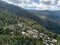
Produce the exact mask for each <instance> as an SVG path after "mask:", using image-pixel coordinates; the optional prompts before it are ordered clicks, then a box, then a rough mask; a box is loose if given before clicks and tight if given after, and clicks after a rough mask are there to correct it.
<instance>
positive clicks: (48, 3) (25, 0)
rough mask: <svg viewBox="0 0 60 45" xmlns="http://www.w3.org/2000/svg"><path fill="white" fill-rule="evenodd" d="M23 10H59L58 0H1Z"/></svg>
mask: <svg viewBox="0 0 60 45" xmlns="http://www.w3.org/2000/svg"><path fill="white" fill-rule="evenodd" d="M3 1H6V2H8V3H11V4H14V5H18V6H20V7H22V8H25V9H35V10H60V0H3Z"/></svg>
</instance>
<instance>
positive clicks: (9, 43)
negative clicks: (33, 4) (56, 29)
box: [0, 8, 60, 45]
mask: <svg viewBox="0 0 60 45" xmlns="http://www.w3.org/2000/svg"><path fill="white" fill-rule="evenodd" d="M19 24H22V27H21V25H19ZM30 28H32V30H33V29H35V30H37V31H38V33H44V34H46V35H47V36H49V37H51V39H52V38H54V39H57V40H58V43H57V45H60V35H58V34H55V33H52V32H50V31H48V30H47V29H45V28H44V27H43V26H41V25H39V24H38V23H37V22H35V21H34V20H31V19H29V18H26V17H24V16H20V17H18V16H16V15H15V14H12V13H9V12H7V10H4V9H2V8H1V9H0V45H44V44H43V39H44V38H41V37H40V36H38V37H37V38H33V37H31V36H26V35H23V34H22V31H25V32H26V30H30ZM38 35H39V34H38ZM46 40H47V39H46Z"/></svg>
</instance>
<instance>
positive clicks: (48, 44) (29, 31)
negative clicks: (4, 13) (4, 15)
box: [4, 22, 57, 45]
mask: <svg viewBox="0 0 60 45" xmlns="http://www.w3.org/2000/svg"><path fill="white" fill-rule="evenodd" d="M16 25H17V26H19V27H20V29H22V32H21V33H22V34H23V35H25V36H28V37H30V38H38V37H40V38H41V39H42V43H43V44H44V45H56V44H57V39H53V38H50V37H49V36H48V35H47V34H45V33H43V32H39V31H38V30H36V29H33V28H32V27H30V26H28V25H26V24H25V23H22V22H20V23H18V24H16ZM14 27H15V25H9V26H5V27H4V29H6V28H9V29H14Z"/></svg>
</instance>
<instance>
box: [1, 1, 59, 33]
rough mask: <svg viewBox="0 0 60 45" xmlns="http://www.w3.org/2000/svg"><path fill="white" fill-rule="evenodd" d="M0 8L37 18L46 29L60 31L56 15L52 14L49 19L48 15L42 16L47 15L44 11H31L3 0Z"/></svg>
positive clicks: (33, 18)
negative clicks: (39, 12)
mask: <svg viewBox="0 0 60 45" xmlns="http://www.w3.org/2000/svg"><path fill="white" fill-rule="evenodd" d="M0 8H2V9H4V10H6V11H8V12H11V13H14V14H15V15H16V16H25V17H28V18H30V19H32V20H35V21H36V22H37V23H38V24H40V25H42V26H43V27H45V28H46V29H48V30H50V31H52V32H55V33H60V23H58V22H57V21H55V20H53V19H52V18H53V17H54V16H51V19H49V18H47V17H46V16H41V15H45V14H44V13H42V14H38V13H36V12H31V11H28V10H25V9H22V8H20V7H18V6H15V5H12V4H8V3H6V2H3V1H0ZM46 14H50V13H46ZM51 15H52V13H51ZM49 17H50V16H49ZM56 17H57V16H56ZM56 17H55V18H56Z"/></svg>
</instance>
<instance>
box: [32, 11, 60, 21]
mask: <svg viewBox="0 0 60 45" xmlns="http://www.w3.org/2000/svg"><path fill="white" fill-rule="evenodd" d="M32 12H34V13H37V14H39V15H43V16H46V17H47V18H51V19H53V20H56V21H60V11H59V10H57V11H48V10H32Z"/></svg>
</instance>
